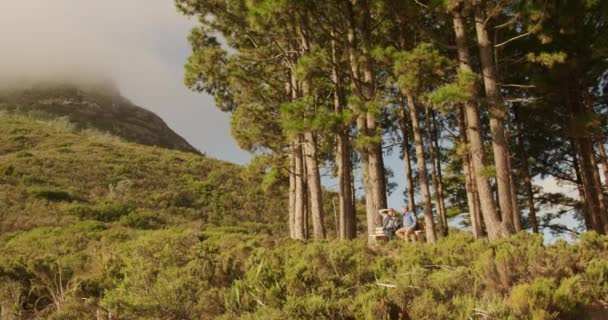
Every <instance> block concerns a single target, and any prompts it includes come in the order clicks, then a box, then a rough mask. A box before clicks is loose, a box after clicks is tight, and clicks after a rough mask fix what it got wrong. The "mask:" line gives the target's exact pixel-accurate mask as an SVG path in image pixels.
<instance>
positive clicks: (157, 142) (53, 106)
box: [0, 83, 198, 152]
mask: <svg viewBox="0 0 608 320" xmlns="http://www.w3.org/2000/svg"><path fill="white" fill-rule="evenodd" d="M0 110H7V111H14V112H17V113H26V114H34V115H39V116H46V117H49V116H50V117H66V118H68V119H69V120H70V122H72V123H74V125H75V126H76V127H77V128H94V129H97V130H99V131H102V132H108V133H110V134H113V135H116V136H119V137H122V138H124V139H125V140H127V141H132V142H137V143H140V144H144V145H150V146H159V147H164V148H168V149H175V150H181V151H189V152H198V151H197V150H196V149H195V148H194V147H192V146H191V145H190V144H189V143H188V142H187V141H186V140H184V138H182V137H180V136H179V135H178V134H177V133H175V132H174V131H173V130H171V128H169V127H168V126H167V124H165V122H164V121H163V120H162V119H161V118H160V117H158V116H157V115H156V114H154V113H152V112H150V111H148V110H146V109H144V108H142V107H139V106H136V105H134V104H133V103H131V102H130V101H129V100H127V99H126V98H124V97H123V96H121V95H120V93H119V92H118V90H117V89H115V88H114V87H113V85H112V84H108V83H101V84H95V85H88V86H82V85H80V86H76V85H72V84H67V83H65V84H59V83H56V84H45V83H40V84H36V85H24V86H23V87H16V88H11V89H1V90H0Z"/></svg>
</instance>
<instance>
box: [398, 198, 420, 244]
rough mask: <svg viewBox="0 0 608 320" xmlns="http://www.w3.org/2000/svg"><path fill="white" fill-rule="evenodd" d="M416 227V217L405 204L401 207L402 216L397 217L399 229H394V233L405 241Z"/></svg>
mask: <svg viewBox="0 0 608 320" xmlns="http://www.w3.org/2000/svg"><path fill="white" fill-rule="evenodd" d="M416 227H418V219H417V218H416V214H415V213H413V212H412V210H411V209H410V208H408V207H406V206H404V207H403V216H401V218H400V219H399V229H397V231H395V235H396V236H397V237H398V238H399V239H401V240H405V241H409V240H410V236H411V235H412V234H414V232H415V231H416Z"/></svg>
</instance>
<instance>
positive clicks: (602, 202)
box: [585, 135, 608, 234]
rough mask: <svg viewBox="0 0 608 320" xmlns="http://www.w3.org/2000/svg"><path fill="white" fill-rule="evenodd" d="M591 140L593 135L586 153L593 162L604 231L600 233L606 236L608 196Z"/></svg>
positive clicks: (601, 223)
mask: <svg viewBox="0 0 608 320" xmlns="http://www.w3.org/2000/svg"><path fill="white" fill-rule="evenodd" d="M591 139H592V136H591V135H590V136H588V137H587V138H586V139H585V142H586V150H587V151H586V152H588V154H589V159H590V162H591V168H590V169H591V173H592V175H593V187H594V190H595V193H596V194H597V201H598V204H599V212H598V221H599V223H600V228H601V229H602V232H600V233H602V234H605V233H606V232H607V231H608V216H607V215H606V212H607V211H606V196H605V195H604V188H603V187H602V181H601V179H600V173H599V167H598V163H597V158H596V156H595V150H594V149H593V143H592V140H591Z"/></svg>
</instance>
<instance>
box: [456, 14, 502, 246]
mask: <svg viewBox="0 0 608 320" xmlns="http://www.w3.org/2000/svg"><path fill="white" fill-rule="evenodd" d="M453 18H454V19H453V23H454V31H455V34H456V46H457V49H458V59H459V62H460V69H461V70H462V71H464V72H465V73H469V74H470V73H472V72H473V71H472V69H471V62H470V58H469V49H468V47H467V39H466V29H465V26H464V19H463V17H462V14H461V13H460V12H455V13H454V17H453ZM476 99H477V97H476V92H473V97H472V99H471V100H470V101H467V102H465V104H464V106H465V107H464V109H465V115H466V121H467V136H468V138H469V142H470V143H469V145H470V149H469V150H470V153H471V162H472V164H473V176H474V177H475V183H476V186H477V192H478V195H479V204H480V208H481V213H482V215H483V220H484V222H485V225H486V229H487V231H488V238H489V239H490V240H495V239H498V238H502V237H505V236H508V235H509V231H508V230H507V229H506V228H505V227H504V226H503V225H502V224H501V222H500V220H499V219H498V214H497V213H496V207H495V204H494V199H493V198H492V189H491V188H490V182H489V181H488V178H487V177H486V176H485V174H484V168H485V155H484V150H483V138H482V134H481V123H480V122H481V121H480V117H479V107H478V106H477V103H476V102H475V101H476Z"/></svg>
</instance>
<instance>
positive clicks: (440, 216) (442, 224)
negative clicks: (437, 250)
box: [424, 105, 448, 236]
mask: <svg viewBox="0 0 608 320" xmlns="http://www.w3.org/2000/svg"><path fill="white" fill-rule="evenodd" d="M424 111H425V118H424V119H425V127H426V128H425V129H426V139H427V141H428V146H429V148H428V149H429V151H430V152H429V155H430V159H429V160H431V179H432V180H433V193H434V196H435V208H436V210H437V222H439V232H440V233H441V235H442V236H446V235H447V233H448V230H447V229H448V226H447V223H446V222H447V219H445V213H444V212H443V208H442V206H441V198H440V197H439V179H438V178H437V165H436V155H435V148H434V147H433V134H432V132H431V111H430V108H429V106H428V105H426V106H425V107H424Z"/></svg>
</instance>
